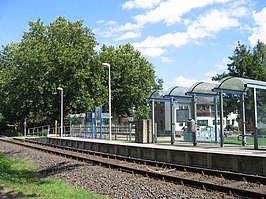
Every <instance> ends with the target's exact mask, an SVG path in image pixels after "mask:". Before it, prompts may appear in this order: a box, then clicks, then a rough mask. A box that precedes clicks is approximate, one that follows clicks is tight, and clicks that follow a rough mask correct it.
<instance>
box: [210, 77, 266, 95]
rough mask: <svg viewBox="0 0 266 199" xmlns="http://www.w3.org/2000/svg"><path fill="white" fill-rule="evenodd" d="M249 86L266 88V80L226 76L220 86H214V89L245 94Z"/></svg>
mask: <svg viewBox="0 0 266 199" xmlns="http://www.w3.org/2000/svg"><path fill="white" fill-rule="evenodd" d="M248 88H259V89H266V82H263V81H259V80H253V79H246V78H240V77H226V78H224V79H222V80H221V83H220V84H219V86H218V87H216V88H214V91H216V92H224V93H232V94H243V93H244V94H245V92H246V91H247V89H248Z"/></svg>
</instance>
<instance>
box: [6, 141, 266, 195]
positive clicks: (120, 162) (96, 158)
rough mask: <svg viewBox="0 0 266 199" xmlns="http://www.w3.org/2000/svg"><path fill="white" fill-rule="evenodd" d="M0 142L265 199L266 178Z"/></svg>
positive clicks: (45, 145)
mask: <svg viewBox="0 0 266 199" xmlns="http://www.w3.org/2000/svg"><path fill="white" fill-rule="evenodd" d="M1 140H2V141H6V142H9V143H13V144H19V145H21V146H24V147H30V148H33V149H37V150H41V151H44V152H48V153H52V154H56V155H60V156H63V157H66V158H71V159H75V160H79V161H82V162H88V163H91V164H94V165H100V166H104V167H109V168H113V169H118V170H121V171H124V172H129V173H134V174H140V175H144V176H149V177H152V178H157V179H162V180H165V181H169V182H173V183H177V184H183V185H186V186H192V187H196V188H200V189H206V190H215V191H220V192H225V193H227V194H231V195H234V196H239V197H244V198H266V177H264V176H255V175H247V174H241V173H233V172H226V171H218V170H211V169H203V168H198V167H190V166H184V165H175V164H169V163H164V162H157V161H150V160H142V159H137V158H130V157H123V156H117V155H114V154H107V153H101V152H95V151H90V150H84V149H77V148H71V147H63V146H53V145H47V144H45V143H38V142H36V141H32V140H21V139H17V140H15V139H9V140H8V139H2V138H1Z"/></svg>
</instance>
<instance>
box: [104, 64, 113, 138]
mask: <svg viewBox="0 0 266 199" xmlns="http://www.w3.org/2000/svg"><path fill="white" fill-rule="evenodd" d="M103 66H104V67H107V68H108V79H109V84H108V85H109V86H108V87H109V89H108V91H109V94H108V95H109V139H110V140H112V121H111V118H112V116H111V113H112V111H111V108H112V104H111V66H110V64H108V63H103Z"/></svg>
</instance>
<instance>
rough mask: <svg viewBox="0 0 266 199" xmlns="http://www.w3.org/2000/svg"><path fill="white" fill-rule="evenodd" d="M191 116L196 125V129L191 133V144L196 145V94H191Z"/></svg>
mask: <svg viewBox="0 0 266 199" xmlns="http://www.w3.org/2000/svg"><path fill="white" fill-rule="evenodd" d="M192 110H193V112H192V118H193V119H194V120H195V123H196V124H195V125H196V131H195V132H193V133H192V141H193V146H197V138H196V133H197V97H196V95H193V96H192Z"/></svg>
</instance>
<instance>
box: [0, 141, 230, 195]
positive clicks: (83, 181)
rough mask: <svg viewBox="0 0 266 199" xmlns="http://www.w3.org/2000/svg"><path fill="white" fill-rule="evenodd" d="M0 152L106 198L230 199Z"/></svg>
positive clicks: (46, 157)
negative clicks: (30, 163) (23, 160)
mask: <svg viewBox="0 0 266 199" xmlns="http://www.w3.org/2000/svg"><path fill="white" fill-rule="evenodd" d="M0 151H3V152H5V153H7V154H8V155H9V156H12V157H16V158H23V159H27V160H29V161H31V162H33V163H34V165H35V166H36V169H37V171H38V172H39V173H40V174H41V175H43V176H47V177H56V178H60V179H63V180H66V181H68V182H70V183H71V184H73V185H74V186H81V187H83V188H85V189H87V190H89V191H94V192H96V193H98V194H101V195H108V196H109V197H110V198H126V199H130V198H134V199H135V198H208V199H209V198H228V199H229V198H234V197H232V196H228V195H226V194H224V193H218V192H207V191H205V190H199V189H194V188H189V187H185V186H181V185H175V184H174V183H168V182H163V181H161V180H154V179H151V178H148V177H142V176H136V175H133V174H128V173H124V172H121V171H117V170H111V169H108V168H103V167H99V166H92V165H89V164H85V163H81V162H77V161H74V160H69V159H66V158H63V157H59V156H55V155H51V154H47V153H44V152H40V151H36V150H32V149H29V148H25V147H21V146H17V145H13V144H9V143H5V142H2V141H0Z"/></svg>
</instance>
